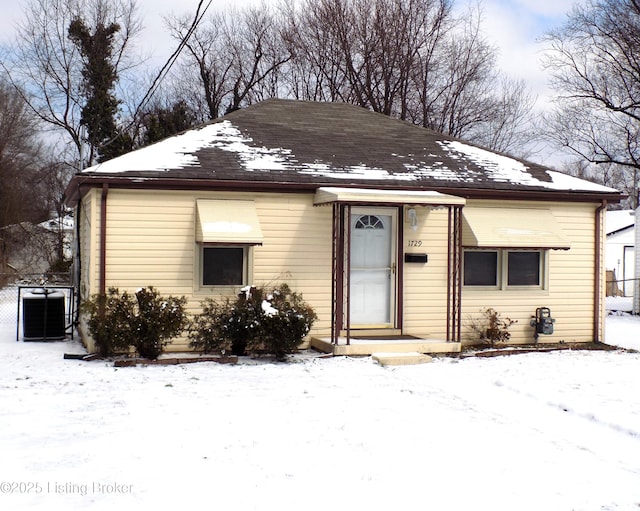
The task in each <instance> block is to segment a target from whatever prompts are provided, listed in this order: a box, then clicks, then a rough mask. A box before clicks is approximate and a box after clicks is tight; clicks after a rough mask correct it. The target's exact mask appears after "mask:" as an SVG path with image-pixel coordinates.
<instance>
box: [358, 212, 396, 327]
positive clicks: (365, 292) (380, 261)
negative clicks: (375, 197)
mask: <svg viewBox="0 0 640 511" xmlns="http://www.w3.org/2000/svg"><path fill="white" fill-rule="evenodd" d="M350 221H351V276H350V278H351V288H350V293H349V298H350V319H351V326H352V327H374V326H378V327H385V326H386V327H388V326H393V325H392V322H393V320H392V318H393V315H392V310H393V306H394V303H393V302H394V300H393V297H394V295H395V293H394V291H395V257H394V244H393V231H394V222H395V210H384V209H377V210H371V211H361V210H356V211H355V212H352V214H351V220H350Z"/></svg>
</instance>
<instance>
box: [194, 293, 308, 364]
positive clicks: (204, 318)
mask: <svg viewBox="0 0 640 511" xmlns="http://www.w3.org/2000/svg"><path fill="white" fill-rule="evenodd" d="M202 309H203V311H202V314H199V315H197V316H196V317H195V318H194V320H193V322H192V329H191V331H190V333H189V337H190V339H191V346H192V347H193V348H196V349H201V350H203V351H205V352H221V353H224V352H225V351H226V350H227V349H231V352H232V353H233V354H235V355H245V354H248V355H257V354H262V353H269V354H272V355H275V357H276V359H277V360H285V359H286V356H287V354H289V353H292V352H294V351H295V350H296V349H297V347H298V346H300V344H301V343H302V342H303V341H304V338H305V336H306V335H307V334H308V333H309V331H310V330H311V326H312V325H313V322H314V321H315V320H316V314H315V312H314V311H313V309H312V308H311V307H310V306H309V305H307V304H306V303H305V302H304V300H303V299H302V295H300V294H298V293H294V292H293V291H291V289H290V288H289V286H288V285H286V284H281V285H280V286H278V287H276V288H275V289H273V290H272V291H271V292H267V290H266V289H265V288H261V287H247V288H244V289H243V290H242V292H241V293H240V294H239V295H238V297H237V298H236V299H235V300H234V301H231V300H229V299H227V300H224V301H223V302H222V303H216V302H214V301H213V300H211V299H209V300H205V301H204V302H203V303H202Z"/></svg>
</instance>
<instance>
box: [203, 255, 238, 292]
mask: <svg viewBox="0 0 640 511" xmlns="http://www.w3.org/2000/svg"><path fill="white" fill-rule="evenodd" d="M243 269H244V249H243V248H242V247H205V248H203V249H202V285H203V286H233V285H242V284H244V282H243V281H242V275H243Z"/></svg>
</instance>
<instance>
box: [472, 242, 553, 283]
mask: <svg viewBox="0 0 640 511" xmlns="http://www.w3.org/2000/svg"><path fill="white" fill-rule="evenodd" d="M463 251H464V252H497V254H498V256H497V262H496V264H497V265H498V268H497V276H498V283H497V285H495V286H472V285H465V284H464V268H463V271H462V278H463V282H462V285H463V288H464V289H467V290H478V291H509V292H517V291H524V292H535V291H545V292H546V291H548V290H549V250H548V249H543V248H541V249H514V248H494V249H486V250H482V249H474V248H465V249H464V250H463ZM509 252H539V253H540V256H541V257H540V284H538V285H535V286H519V285H512V286H509V285H508V282H509V278H508V277H509V273H508V272H509V268H508V265H509ZM463 264H464V256H463Z"/></svg>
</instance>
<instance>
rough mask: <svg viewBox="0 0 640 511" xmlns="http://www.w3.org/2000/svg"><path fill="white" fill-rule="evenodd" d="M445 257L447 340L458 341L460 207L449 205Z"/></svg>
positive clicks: (459, 331)
mask: <svg viewBox="0 0 640 511" xmlns="http://www.w3.org/2000/svg"><path fill="white" fill-rule="evenodd" d="M448 209H449V222H448V229H449V242H448V257H447V279H448V282H447V339H446V340H447V342H460V338H461V326H462V316H461V310H460V309H461V307H460V306H461V302H462V270H461V268H462V235H461V233H462V214H461V212H462V208H461V207H460V206H449V208H448Z"/></svg>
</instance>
